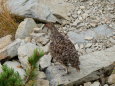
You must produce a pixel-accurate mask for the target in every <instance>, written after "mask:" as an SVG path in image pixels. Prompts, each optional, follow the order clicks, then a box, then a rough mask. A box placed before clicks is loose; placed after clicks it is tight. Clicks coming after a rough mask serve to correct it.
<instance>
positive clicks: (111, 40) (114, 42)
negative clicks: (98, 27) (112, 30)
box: [109, 37, 115, 45]
mask: <svg viewBox="0 0 115 86" xmlns="http://www.w3.org/2000/svg"><path fill="white" fill-rule="evenodd" d="M109 40H110V42H111V43H112V44H113V45H115V39H113V38H112V37H111V38H110V39H109Z"/></svg>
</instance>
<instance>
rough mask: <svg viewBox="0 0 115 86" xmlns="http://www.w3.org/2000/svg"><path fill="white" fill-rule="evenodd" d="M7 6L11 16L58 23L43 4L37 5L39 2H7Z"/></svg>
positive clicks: (12, 0)
mask: <svg viewBox="0 0 115 86" xmlns="http://www.w3.org/2000/svg"><path fill="white" fill-rule="evenodd" d="M7 4H8V6H9V9H10V10H11V12H12V13H13V14H17V15H20V16H25V17H32V18H36V19H39V20H41V21H50V22H56V21H58V20H57V18H56V17H55V16H53V14H52V12H51V11H50V9H49V8H48V7H47V6H46V5H45V4H41V3H39V0H8V2H7Z"/></svg>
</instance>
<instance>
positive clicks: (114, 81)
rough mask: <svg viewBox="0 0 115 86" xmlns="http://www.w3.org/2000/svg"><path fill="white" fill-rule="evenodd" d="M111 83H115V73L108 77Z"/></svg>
mask: <svg viewBox="0 0 115 86" xmlns="http://www.w3.org/2000/svg"><path fill="white" fill-rule="evenodd" d="M108 83H109V84H115V74H111V75H110V76H109V78H108Z"/></svg>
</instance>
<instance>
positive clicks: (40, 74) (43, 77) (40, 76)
mask: <svg viewBox="0 0 115 86" xmlns="http://www.w3.org/2000/svg"><path fill="white" fill-rule="evenodd" d="M37 78H38V79H45V78H46V75H45V73H44V72H40V71H39V72H38V76H37Z"/></svg>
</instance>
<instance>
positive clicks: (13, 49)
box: [0, 39, 22, 60]
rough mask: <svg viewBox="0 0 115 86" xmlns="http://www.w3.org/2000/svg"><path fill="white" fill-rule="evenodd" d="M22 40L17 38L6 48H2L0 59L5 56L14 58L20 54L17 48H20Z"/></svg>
mask: <svg viewBox="0 0 115 86" xmlns="http://www.w3.org/2000/svg"><path fill="white" fill-rule="evenodd" d="M21 42H22V41H21V40H20V39H17V40H15V41H14V42H12V43H11V44H9V45H8V46H6V47H5V48H3V49H1V50H0V60H1V59H5V58H7V57H8V58H13V57H15V56H17V55H18V52H17V49H18V48H19V46H20V44H21Z"/></svg>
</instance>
